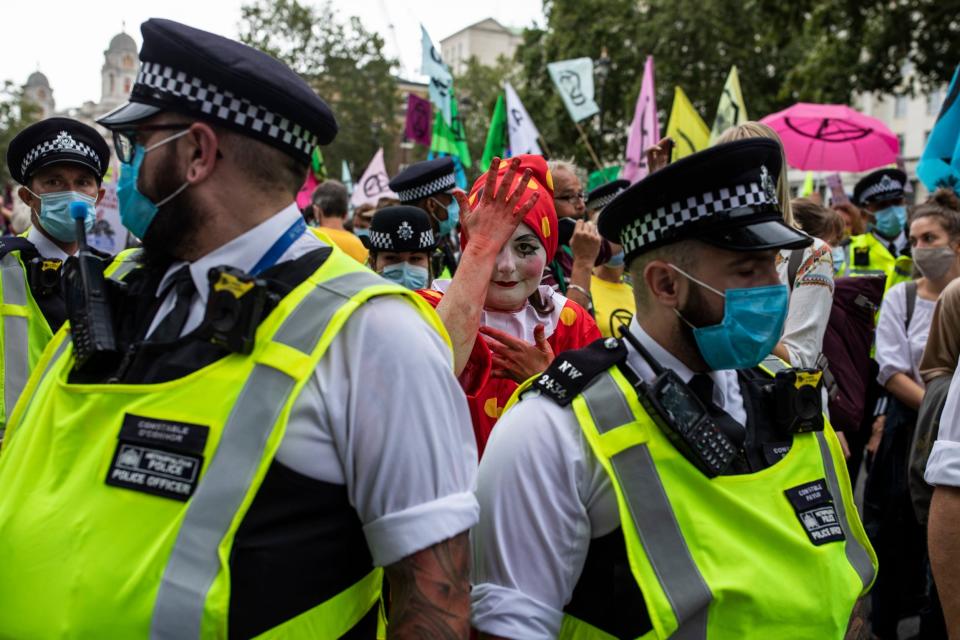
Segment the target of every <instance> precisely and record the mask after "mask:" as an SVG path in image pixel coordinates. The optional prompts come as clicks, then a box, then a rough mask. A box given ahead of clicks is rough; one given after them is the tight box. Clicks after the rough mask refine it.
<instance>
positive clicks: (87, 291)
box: [63, 202, 118, 371]
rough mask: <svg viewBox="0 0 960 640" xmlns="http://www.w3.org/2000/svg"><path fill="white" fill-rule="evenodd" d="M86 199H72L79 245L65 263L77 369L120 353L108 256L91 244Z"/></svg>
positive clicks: (108, 360)
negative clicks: (96, 251)
mask: <svg viewBox="0 0 960 640" xmlns="http://www.w3.org/2000/svg"><path fill="white" fill-rule="evenodd" d="M88 207H89V205H88V204H87V203H85V202H71V203H70V215H71V216H72V217H73V219H74V223H75V224H76V229H77V243H78V245H79V249H78V251H77V255H76V256H75V257H71V258H68V259H67V262H66V264H65V265H64V267H63V289H64V299H65V302H66V310H67V319H68V320H69V321H70V333H71V335H72V337H73V351H74V355H75V358H76V364H75V365H74V367H75V369H77V370H78V371H80V370H84V369H99V368H101V367H103V366H106V365H109V364H111V363H113V362H115V361H116V357H117V355H118V350H117V342H116V337H115V335H114V331H113V321H112V319H111V314H110V301H109V296H108V290H107V283H106V278H104V276H103V270H104V267H105V266H106V265H105V264H104V260H103V259H102V258H100V257H99V256H97V255H96V254H94V253H93V251H91V250H90V246H89V245H88V244H87V230H86V227H85V226H84V220H85V219H86V217H87V208H88Z"/></svg>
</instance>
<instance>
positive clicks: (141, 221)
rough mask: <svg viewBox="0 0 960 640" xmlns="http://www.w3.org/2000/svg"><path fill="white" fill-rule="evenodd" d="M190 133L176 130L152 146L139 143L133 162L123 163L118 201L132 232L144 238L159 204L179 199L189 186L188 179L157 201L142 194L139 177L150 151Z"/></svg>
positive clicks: (128, 227) (124, 224)
mask: <svg viewBox="0 0 960 640" xmlns="http://www.w3.org/2000/svg"><path fill="white" fill-rule="evenodd" d="M187 133H188V131H187V130H184V131H181V132H179V133H175V134H173V135H172V136H170V137H168V138H164V139H163V140H161V141H159V142H157V143H155V144H152V145H150V146H149V147H144V146H143V145H142V144H138V145H136V147H135V148H134V151H133V161H132V162H130V163H126V162H121V163H120V179H119V180H118V181H117V201H118V202H119V205H120V222H122V223H123V226H125V227H126V228H127V229H129V230H130V233H132V234H133V235H135V236H137V237H138V238H140V239H143V236H144V235H146V233H147V229H149V228H150V224H151V223H152V222H153V219H154V218H156V217H157V211H159V210H160V207H162V206H163V205H165V204H166V203H168V202H170V201H171V200H173V199H174V198H176V197H177V196H178V195H180V193H181V192H182V191H183V190H184V189H186V188H187V187H188V186H190V183H189V182H184V183H183V184H182V185H180V186H179V187H178V188H177V189H176V190H175V191H174V192H173V193H171V194H170V195H168V196H167V197H166V198H164V199H163V200H161V201H160V202H157V203H154V202H153V201H152V200H151V199H150V198H148V197H147V196H145V195H143V194H142V193H140V190H139V189H138V188H137V180H138V179H139V177H140V167H141V166H143V159H144V157H145V156H146V155H147V153H149V152H151V151H153V150H154V149H156V148H157V147H160V146H162V145H165V144H166V143H168V142H170V141H171V140H175V139H177V138H179V137H180V136H184V135H186V134H187Z"/></svg>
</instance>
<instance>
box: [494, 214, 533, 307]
mask: <svg viewBox="0 0 960 640" xmlns="http://www.w3.org/2000/svg"><path fill="white" fill-rule="evenodd" d="M546 264H547V251H546V249H544V248H543V245H542V244H541V243H540V239H539V238H538V237H537V234H535V233H534V232H533V229H531V228H530V227H529V226H527V225H526V224H523V223H521V224H520V225H519V226H517V229H516V230H515V231H514V232H513V235H512V236H511V237H510V240H509V241H508V242H507V243H506V244H505V245H503V246H502V247H501V248H500V253H498V254H497V261H496V263H495V264H494V267H493V275H492V276H491V282H490V287H489V288H488V289H487V299H486V300H485V302H484V306H485V307H486V308H488V309H496V310H499V311H516V310H517V309H521V308H523V305H524V304H526V301H527V298H529V297H530V295H531V294H533V292H534V291H536V290H537V287H538V286H539V285H540V280H541V279H542V278H543V269H544V267H546Z"/></svg>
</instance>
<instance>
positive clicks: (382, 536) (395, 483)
mask: <svg viewBox="0 0 960 640" xmlns="http://www.w3.org/2000/svg"><path fill="white" fill-rule="evenodd" d="M277 459H278V460H279V461H280V462H282V463H283V464H285V465H287V466H289V467H290V468H292V469H293V470H294V471H297V472H298V473H302V474H304V475H307V476H309V477H312V478H316V479H319V480H323V481H325V482H332V483H336V484H345V485H346V487H347V493H348V496H349V499H350V503H351V504H352V505H353V506H354V508H355V509H356V510H357V514H358V515H359V517H360V520H361V521H362V522H363V530H364V534H365V536H366V538H367V544H368V546H369V547H370V552H371V555H372V556H373V561H374V563H375V564H376V565H377V566H387V565H390V564H393V563H395V562H397V561H398V560H401V559H402V558H404V557H406V556H409V555H411V554H413V553H415V552H417V551H420V550H422V549H425V548H427V547H429V546H431V545H434V544H436V543H438V542H441V541H443V540H446V539H447V538H450V537H453V536H455V535H457V534H459V533H462V532H464V531H467V530H468V529H470V527H472V526H473V525H474V524H475V523H476V521H477V517H478V507H477V502H476V498H475V497H474V495H473V489H474V486H475V479H476V468H477V448H476V441H475V439H474V436H473V429H472V426H471V421H470V412H469V410H468V408H467V402H466V398H465V397H464V395H463V391H462V390H461V389H460V385H459V383H458V382H457V379H456V377H455V376H454V375H453V367H452V364H451V355H450V349H449V348H448V347H447V345H446V344H445V343H444V342H443V340H442V339H441V338H440V336H439V335H437V333H436V331H434V330H433V328H431V327H429V326H428V325H427V324H426V322H424V321H423V319H422V318H421V317H420V315H419V313H418V312H417V311H416V310H415V309H414V308H413V307H412V305H411V304H410V303H409V302H408V301H406V300H403V299H399V298H396V297H382V298H374V299H373V300H371V301H369V302H367V303H366V304H364V305H363V306H362V307H361V308H360V309H358V310H357V311H355V312H354V314H353V315H352V316H351V317H350V319H349V320H348V321H347V324H346V325H345V326H344V328H343V329H342V330H341V331H340V333H339V334H337V336H336V337H335V338H334V340H333V341H332V342H331V344H330V347H329V350H328V352H327V353H326V354H325V355H324V357H323V358H322V359H321V360H320V363H319V365H318V367H317V371H316V375H314V376H313V378H311V380H310V381H309V382H308V384H307V385H306V387H305V388H304V391H303V392H302V393H301V395H300V397H299V398H298V399H297V401H296V403H295V404H294V407H293V410H292V411H291V417H290V422H289V426H288V430H287V433H286V434H285V436H284V440H283V442H282V443H281V446H280V450H279V451H278V453H277Z"/></svg>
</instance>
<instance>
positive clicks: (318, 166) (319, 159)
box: [310, 147, 327, 182]
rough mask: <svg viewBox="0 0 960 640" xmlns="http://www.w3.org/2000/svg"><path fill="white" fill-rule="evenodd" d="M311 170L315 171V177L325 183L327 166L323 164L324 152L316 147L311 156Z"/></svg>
mask: <svg viewBox="0 0 960 640" xmlns="http://www.w3.org/2000/svg"><path fill="white" fill-rule="evenodd" d="M310 168H311V169H313V177H315V178H316V179H317V180H318V181H320V182H323V181H324V180H326V179H327V165H326V164H324V162H323V152H322V151H320V147H314V148H313V153H312V154H311V155H310Z"/></svg>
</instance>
